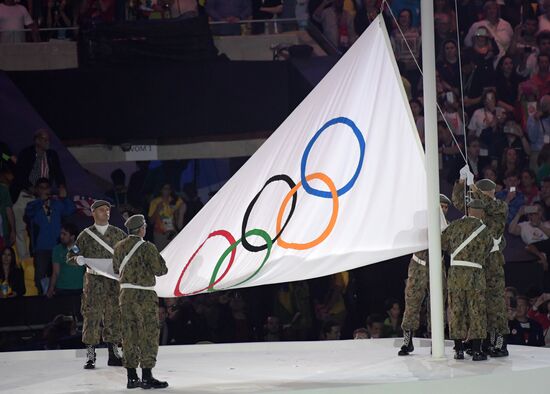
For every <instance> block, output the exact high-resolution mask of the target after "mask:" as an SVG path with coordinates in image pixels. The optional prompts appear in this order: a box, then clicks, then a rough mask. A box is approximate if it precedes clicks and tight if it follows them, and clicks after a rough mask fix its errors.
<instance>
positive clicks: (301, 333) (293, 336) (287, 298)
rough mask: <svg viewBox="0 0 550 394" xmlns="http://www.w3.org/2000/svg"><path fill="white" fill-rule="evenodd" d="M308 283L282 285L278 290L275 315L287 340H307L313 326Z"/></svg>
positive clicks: (274, 309) (299, 282)
mask: <svg viewBox="0 0 550 394" xmlns="http://www.w3.org/2000/svg"><path fill="white" fill-rule="evenodd" d="M311 310H312V308H311V299H310V296H309V286H308V284H307V282H306V281H298V282H291V283H282V284H280V285H279V286H278V288H277V293H276V295H275V306H274V308H273V314H274V315H275V316H277V317H278V318H279V321H280V322H281V323H282V327H283V330H284V331H283V338H284V339H285V340H301V341H303V340H306V339H308V338H309V333H310V331H311V328H312V324H313V317H312V312H311Z"/></svg>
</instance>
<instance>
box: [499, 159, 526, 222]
mask: <svg viewBox="0 0 550 394" xmlns="http://www.w3.org/2000/svg"><path fill="white" fill-rule="evenodd" d="M511 152H515V151H514V150H513V149H508V150H507V151H506V153H505V155H507V156H508V154H510V153H511ZM504 185H505V186H506V187H505V189H504V190H501V191H500V192H498V193H495V197H496V198H498V199H499V200H502V201H505V202H506V203H507V204H508V218H507V219H506V223H510V222H512V220H513V219H514V217H515V216H516V214H517V213H518V212H519V210H520V208H521V207H522V206H523V205H524V204H525V196H524V195H523V193H522V192H521V191H519V189H518V188H519V174H518V172H517V171H515V170H510V171H508V172H507V173H506V175H505V176H504Z"/></svg>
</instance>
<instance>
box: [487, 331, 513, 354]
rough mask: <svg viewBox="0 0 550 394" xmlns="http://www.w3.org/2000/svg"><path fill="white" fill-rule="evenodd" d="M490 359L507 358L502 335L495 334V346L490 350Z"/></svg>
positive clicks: (504, 340) (506, 349)
mask: <svg viewBox="0 0 550 394" xmlns="http://www.w3.org/2000/svg"><path fill="white" fill-rule="evenodd" d="M490 355H491V357H508V355H509V353H508V348H507V346H506V338H504V336H503V335H502V334H497V335H496V339H495V346H494V347H493V349H492V350H491V353H490Z"/></svg>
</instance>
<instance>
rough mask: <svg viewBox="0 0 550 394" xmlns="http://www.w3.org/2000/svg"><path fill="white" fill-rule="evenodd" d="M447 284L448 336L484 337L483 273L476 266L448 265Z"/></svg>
mask: <svg viewBox="0 0 550 394" xmlns="http://www.w3.org/2000/svg"><path fill="white" fill-rule="evenodd" d="M448 283H449V288H448V304H449V334H450V338H451V339H464V340H465V339H470V340H471V339H484V338H485V337H486V336H487V307H486V301H485V273H484V272H483V270H482V269H478V268H469V267H457V266H451V268H450V270H449V277H448Z"/></svg>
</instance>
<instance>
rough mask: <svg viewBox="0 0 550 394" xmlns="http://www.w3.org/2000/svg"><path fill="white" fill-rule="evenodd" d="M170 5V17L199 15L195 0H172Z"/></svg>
mask: <svg viewBox="0 0 550 394" xmlns="http://www.w3.org/2000/svg"><path fill="white" fill-rule="evenodd" d="M169 5H170V17H171V18H180V19H187V18H194V17H196V16H198V15H199V8H198V5H197V0H172V1H170V2H169Z"/></svg>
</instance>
